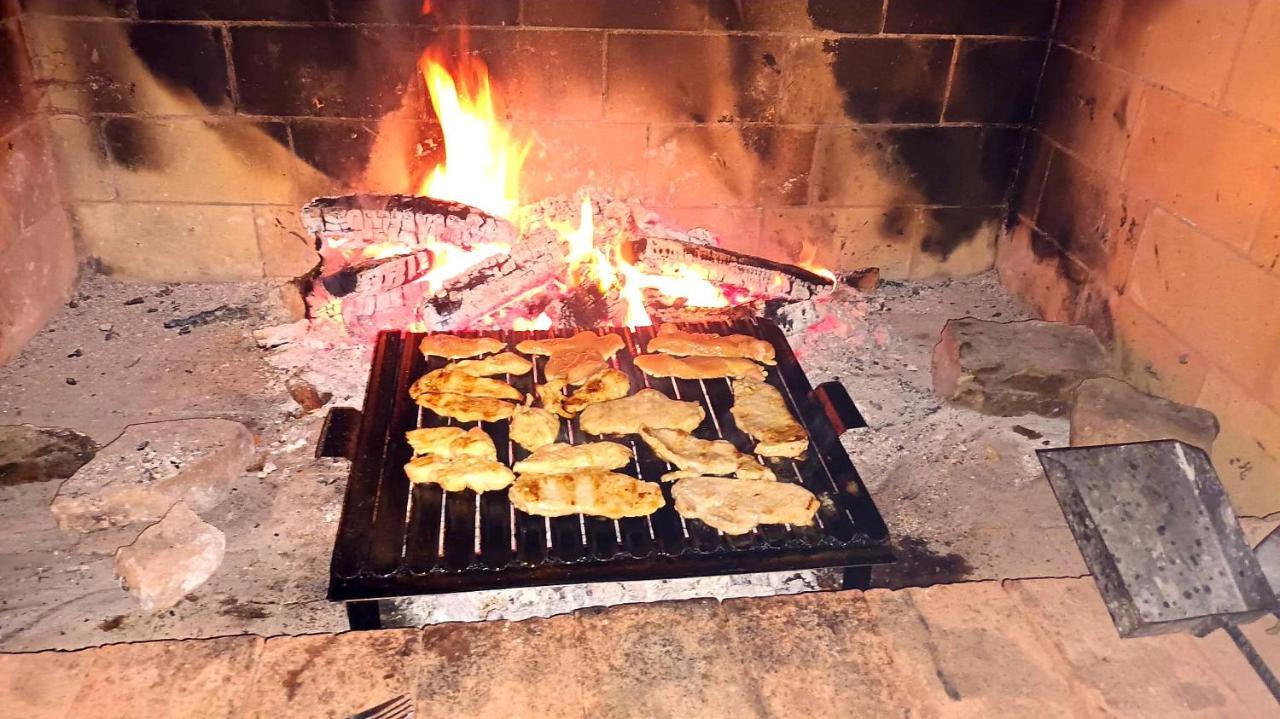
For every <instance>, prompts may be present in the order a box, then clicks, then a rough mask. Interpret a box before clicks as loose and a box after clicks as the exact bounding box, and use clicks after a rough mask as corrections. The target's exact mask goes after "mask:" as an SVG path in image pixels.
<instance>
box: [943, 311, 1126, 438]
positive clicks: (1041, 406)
mask: <svg viewBox="0 0 1280 719" xmlns="http://www.w3.org/2000/svg"><path fill="white" fill-rule="evenodd" d="M1106 373H1107V357H1106V353H1105V352H1104V351H1103V349H1102V345H1101V344H1100V343H1099V342H1098V339H1097V338H1096V337H1094V335H1093V333H1092V332H1090V331H1089V330H1088V328H1085V327H1080V326H1077V325H1064V324H1057V323H1054V322H1042V321H1039V320H1028V321H1025V322H988V321H985V320H979V319H975V318H973V317H964V318H962V319H956V320H949V321H948V322H947V324H946V326H944V327H943V328H942V336H941V338H940V339H939V340H938V344H937V345H935V346H934V348H933V389H934V392H936V393H937V395H938V396H939V397H941V398H942V399H943V400H945V401H947V402H949V403H951V404H955V405H959V406H961V407H968V408H970V409H973V410H977V411H978V412H982V413H983V414H992V415H999V416H1005V417H1012V416H1016V415H1020V414H1039V415H1044V416H1046V417H1057V416H1061V415H1063V414H1066V413H1067V412H1068V411H1069V410H1070V408H1071V403H1072V401H1073V400H1074V396H1075V391H1076V388H1077V387H1079V386H1080V383H1081V382H1083V381H1085V380H1087V379H1092V378H1094V377H1101V376H1103V375H1105V374H1106Z"/></svg>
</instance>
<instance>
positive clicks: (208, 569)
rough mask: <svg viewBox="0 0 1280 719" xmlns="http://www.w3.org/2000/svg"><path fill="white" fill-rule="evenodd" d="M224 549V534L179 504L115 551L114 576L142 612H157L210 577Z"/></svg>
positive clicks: (225, 547)
mask: <svg viewBox="0 0 1280 719" xmlns="http://www.w3.org/2000/svg"><path fill="white" fill-rule="evenodd" d="M226 550H227V538H226V536H225V535H223V533H222V531H221V530H219V529H218V528H217V527H215V526H213V525H212V524H209V523H207V522H205V521H203V520H202V519H200V517H199V516H197V515H196V513H195V512H192V511H191V509H189V508H188V507H187V505H185V504H182V503H181V502H179V503H178V504H175V505H174V506H173V509H171V510H169V513H168V514H166V515H165V516H164V519H162V520H160V521H159V522H156V523H155V524H153V525H151V526H150V527H147V528H146V529H145V530H143V532H142V534H140V535H138V538H137V539H136V540H134V542H133V544H130V545H128V546H124V547H121V548H120V551H118V552H116V564H115V571H116V576H117V577H118V578H119V579H120V581H121V583H122V584H123V585H124V587H125V589H127V590H129V593H130V594H132V595H133V596H134V598H136V599H137V600H138V602H139V603H140V604H141V605H142V608H143V609H144V610H146V611H149V612H155V611H161V610H164V609H168V608H170V607H172V606H173V605H175V604H177V603H178V602H180V601H182V598H183V597H184V596H186V595H187V594H188V593H190V592H191V591H192V590H194V589H195V588H196V587H198V586H200V585H201V584H204V583H205V581H206V580H208V579H209V577H211V576H213V573H214V572H216V571H217V570H218V567H219V566H221V565H222V557H223V556H224V555H225V554H226Z"/></svg>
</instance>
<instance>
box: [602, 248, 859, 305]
mask: <svg viewBox="0 0 1280 719" xmlns="http://www.w3.org/2000/svg"><path fill="white" fill-rule="evenodd" d="M622 252H623V257H624V258H625V259H626V260H627V261H628V262H630V263H631V264H633V265H635V266H637V267H638V268H639V269H640V270H641V271H643V272H647V273H650V274H655V275H662V274H668V273H669V271H670V268H672V267H676V266H680V265H693V266H696V267H698V268H699V269H700V270H702V273H703V276H704V277H706V279H707V280H709V281H711V282H713V283H715V284H720V285H730V286H733V287H741V288H743V289H745V290H748V291H749V292H750V293H751V294H752V295H755V296H760V297H767V298H787V299H790V300H797V301H798V300H807V299H809V298H810V297H813V296H815V295H817V294H818V293H820V292H821V291H823V290H826V289H829V288H830V287H831V286H832V285H833V284H834V283H833V282H832V281H831V280H830V279H828V278H826V277H823V276H822V275H818V274H815V273H813V272H810V271H809V270H806V269H804V268H803V267H796V266H795V265H788V264H784V263H781V262H774V261H772V260H766V259H764V258H761V257H753V256H751V255H744V254H742V253H741V252H734V251H733V250H726V249H724V248H722V247H716V246H714V245H708V244H701V243H698V242H690V241H686V240H678V239H674V238H670V237H641V238H639V239H635V240H630V241H629V242H625V243H623V248H622Z"/></svg>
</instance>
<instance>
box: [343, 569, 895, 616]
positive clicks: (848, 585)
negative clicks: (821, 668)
mask: <svg viewBox="0 0 1280 719" xmlns="http://www.w3.org/2000/svg"><path fill="white" fill-rule="evenodd" d="M843 572H844V573H843V575H841V577H840V588H841V589H870V588H871V567H845V568H844V570H843ZM347 606H350V605H347Z"/></svg>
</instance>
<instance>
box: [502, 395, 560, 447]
mask: <svg viewBox="0 0 1280 719" xmlns="http://www.w3.org/2000/svg"><path fill="white" fill-rule="evenodd" d="M559 435H560V418H559V417H556V416H555V414H554V413H552V412H550V411H548V410H545V409H543V408H541V407H529V406H526V405H520V406H518V407H516V409H515V411H514V412H512V414H511V441H513V442H515V443H516V444H518V445H520V446H521V447H524V448H525V449H527V450H529V451H530V452H532V451H534V450H536V449H538V448H539V447H545V446H547V445H548V444H551V443H552V442H554V441H556V437H558V436H559Z"/></svg>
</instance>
